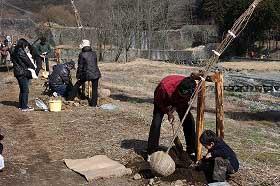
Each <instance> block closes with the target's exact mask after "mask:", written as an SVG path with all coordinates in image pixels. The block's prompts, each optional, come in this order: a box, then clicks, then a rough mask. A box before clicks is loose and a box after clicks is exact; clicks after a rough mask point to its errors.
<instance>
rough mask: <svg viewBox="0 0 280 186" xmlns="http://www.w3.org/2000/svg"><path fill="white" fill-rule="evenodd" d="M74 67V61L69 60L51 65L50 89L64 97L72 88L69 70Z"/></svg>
mask: <svg viewBox="0 0 280 186" xmlns="http://www.w3.org/2000/svg"><path fill="white" fill-rule="evenodd" d="M72 69H75V62H74V61H72V60H71V61H70V62H66V63H64V64H57V65H55V66H54V67H53V71H52V73H51V74H50V75H49V86H50V89H51V90H52V91H54V92H56V93H57V94H58V95H59V96H63V97H66V98H67V96H68V92H69V91H70V90H71V89H72V87H73V84H72V78H71V73H70V70H72Z"/></svg>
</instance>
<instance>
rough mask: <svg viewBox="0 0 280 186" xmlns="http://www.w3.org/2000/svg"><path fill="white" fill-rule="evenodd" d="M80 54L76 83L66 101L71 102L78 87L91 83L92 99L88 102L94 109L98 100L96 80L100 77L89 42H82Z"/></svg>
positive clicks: (95, 57)
mask: <svg viewBox="0 0 280 186" xmlns="http://www.w3.org/2000/svg"><path fill="white" fill-rule="evenodd" d="M80 48H81V49H82V52H81V53H80V54H79V59H78V68H77V74H76V78H77V80H78V81H77V82H76V84H75V85H74V87H73V88H72V90H71V92H70V93H69V97H68V100H73V99H74V98H75V97H76V95H77V93H78V91H79V87H80V86H81V85H82V84H84V83H85V82H86V81H91V82H92V98H91V99H90V100H89V105H90V106H92V107H96V105H97V98H98V92H97V90H98V80H99V78H100V77H101V73H100V70H99V68H98V65H97V56H96V52H95V51H93V50H92V48H91V46H90V41H89V40H86V39H84V40H82V42H81V44H80Z"/></svg>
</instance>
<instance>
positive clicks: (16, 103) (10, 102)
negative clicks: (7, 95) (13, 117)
mask: <svg viewBox="0 0 280 186" xmlns="http://www.w3.org/2000/svg"><path fill="white" fill-rule="evenodd" d="M0 104H2V105H6V106H13V107H18V102H16V101H1V102H0Z"/></svg>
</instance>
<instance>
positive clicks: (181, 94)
mask: <svg viewBox="0 0 280 186" xmlns="http://www.w3.org/2000/svg"><path fill="white" fill-rule="evenodd" d="M195 87H196V82H195V80H193V79H191V78H190V77H185V76H180V75H170V76H167V77H165V78H163V79H162V80H161V82H160V83H159V85H158V86H157V88H156V90H155V92H154V111H153V120H152V125H151V127H150V133H149V139H148V154H152V153H154V152H155V151H158V150H159V149H158V146H159V138H160V128H161V123H162V119H163V116H164V114H167V116H168V121H169V122H170V123H171V124H173V121H174V115H173V113H174V111H176V112H177V113H178V115H179V118H180V120H182V119H183V117H184V115H185V112H186V110H187V108H188V106H189V105H188V101H189V100H190V98H191V96H192V93H193V92H194V90H195ZM183 131H184V136H185V140H186V145H187V153H188V154H189V156H190V158H191V159H194V158H195V122H194V118H193V115H192V114H191V112H189V113H188V114H187V116H186V119H185V121H184V123H183Z"/></svg>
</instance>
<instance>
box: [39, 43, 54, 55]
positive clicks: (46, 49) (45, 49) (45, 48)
mask: <svg viewBox="0 0 280 186" xmlns="http://www.w3.org/2000/svg"><path fill="white" fill-rule="evenodd" d="M37 51H38V53H39V54H40V55H41V54H42V53H43V52H47V53H48V54H49V53H50V52H51V47H50V44H49V43H45V44H44V45H43V44H42V43H39V44H38V45H37Z"/></svg>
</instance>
